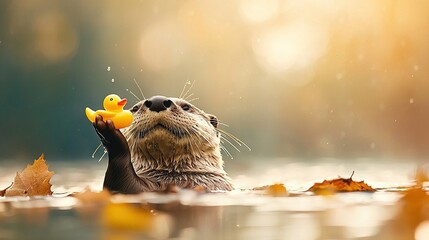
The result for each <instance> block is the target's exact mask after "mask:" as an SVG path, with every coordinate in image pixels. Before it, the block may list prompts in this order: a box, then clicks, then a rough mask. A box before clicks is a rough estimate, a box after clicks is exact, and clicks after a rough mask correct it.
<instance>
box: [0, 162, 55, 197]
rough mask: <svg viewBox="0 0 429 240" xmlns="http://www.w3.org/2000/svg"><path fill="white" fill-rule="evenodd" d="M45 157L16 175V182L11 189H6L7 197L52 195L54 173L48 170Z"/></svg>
mask: <svg viewBox="0 0 429 240" xmlns="http://www.w3.org/2000/svg"><path fill="white" fill-rule="evenodd" d="M43 157H44V155H43V154H42V155H41V156H40V157H39V159H37V160H34V163H33V165H27V167H26V168H25V169H24V170H23V171H22V172H20V173H16V176H15V180H14V182H13V184H12V186H11V187H10V188H9V189H6V191H5V196H6V197H12V196H39V195H51V194H52V191H51V186H52V185H51V184H50V182H49V181H50V180H51V177H52V175H54V172H50V171H49V170H48V165H46V161H45V159H43Z"/></svg>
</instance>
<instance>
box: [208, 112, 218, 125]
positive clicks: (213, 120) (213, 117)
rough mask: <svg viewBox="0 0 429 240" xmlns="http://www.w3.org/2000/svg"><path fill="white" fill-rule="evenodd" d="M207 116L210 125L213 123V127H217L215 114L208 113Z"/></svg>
mask: <svg viewBox="0 0 429 240" xmlns="http://www.w3.org/2000/svg"><path fill="white" fill-rule="evenodd" d="M208 116H209V119H210V123H211V125H213V127H215V128H217V124H218V121H217V117H216V116H215V115H212V114H208Z"/></svg>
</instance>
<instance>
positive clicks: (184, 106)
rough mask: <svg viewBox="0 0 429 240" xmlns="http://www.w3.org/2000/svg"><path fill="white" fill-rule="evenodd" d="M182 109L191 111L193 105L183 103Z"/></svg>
mask: <svg viewBox="0 0 429 240" xmlns="http://www.w3.org/2000/svg"><path fill="white" fill-rule="evenodd" d="M182 109H183V110H185V111H189V109H191V106H189V105H188V104H184V105H182Z"/></svg>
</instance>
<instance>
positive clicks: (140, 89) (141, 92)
mask: <svg viewBox="0 0 429 240" xmlns="http://www.w3.org/2000/svg"><path fill="white" fill-rule="evenodd" d="M133 80H134V83H135V84H136V85H137V88H138V89H139V91H140V94H141V95H142V97H143V100H145V99H146V98H145V96H144V94H143V91H142V88H141V87H140V85H139V84H138V83H137V81H136V79H135V78H134V79H133Z"/></svg>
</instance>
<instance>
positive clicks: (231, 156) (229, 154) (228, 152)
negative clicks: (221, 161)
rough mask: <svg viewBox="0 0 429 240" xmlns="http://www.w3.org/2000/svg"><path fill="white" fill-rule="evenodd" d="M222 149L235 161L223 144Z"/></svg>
mask: <svg viewBox="0 0 429 240" xmlns="http://www.w3.org/2000/svg"><path fill="white" fill-rule="evenodd" d="M220 149H222V150H223V151H224V152H225V153H226V155H228V156H229V157H230V158H231V159H234V157H232V155H231V153H230V152H229V151H228V149H226V148H225V147H224V146H223V145H222V144H221V145H220Z"/></svg>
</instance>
